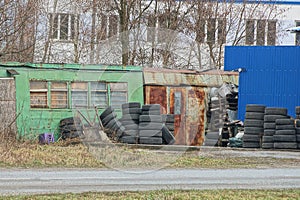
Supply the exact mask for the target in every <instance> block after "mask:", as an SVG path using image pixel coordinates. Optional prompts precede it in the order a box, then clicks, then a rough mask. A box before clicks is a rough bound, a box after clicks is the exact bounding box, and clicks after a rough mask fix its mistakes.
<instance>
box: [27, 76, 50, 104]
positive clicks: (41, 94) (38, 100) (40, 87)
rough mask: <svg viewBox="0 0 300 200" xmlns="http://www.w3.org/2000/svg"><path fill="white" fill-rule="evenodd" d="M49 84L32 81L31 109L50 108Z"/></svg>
mask: <svg viewBox="0 0 300 200" xmlns="http://www.w3.org/2000/svg"><path fill="white" fill-rule="evenodd" d="M47 96H48V84H47V82H46V81H30V107H31V108H47V107H48V101H47Z"/></svg>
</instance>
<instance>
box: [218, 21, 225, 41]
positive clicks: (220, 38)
mask: <svg viewBox="0 0 300 200" xmlns="http://www.w3.org/2000/svg"><path fill="white" fill-rule="evenodd" d="M225 42H226V20H225V19H220V20H218V44H224V43H225Z"/></svg>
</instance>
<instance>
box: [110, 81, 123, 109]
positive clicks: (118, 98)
mask: <svg viewBox="0 0 300 200" xmlns="http://www.w3.org/2000/svg"><path fill="white" fill-rule="evenodd" d="M109 85H110V105H111V107H113V108H117V109H121V106H122V104H124V103H126V102H127V93H128V92H127V90H128V86H127V83H110V84H109Z"/></svg>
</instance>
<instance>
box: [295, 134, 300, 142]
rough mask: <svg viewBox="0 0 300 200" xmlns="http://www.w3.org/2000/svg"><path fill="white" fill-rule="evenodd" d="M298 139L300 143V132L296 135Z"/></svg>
mask: <svg viewBox="0 0 300 200" xmlns="http://www.w3.org/2000/svg"><path fill="white" fill-rule="evenodd" d="M296 141H297V142H298V143H300V134H297V135H296Z"/></svg>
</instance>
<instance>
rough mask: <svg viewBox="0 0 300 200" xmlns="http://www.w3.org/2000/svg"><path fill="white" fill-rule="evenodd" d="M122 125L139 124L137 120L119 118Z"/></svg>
mask: <svg viewBox="0 0 300 200" xmlns="http://www.w3.org/2000/svg"><path fill="white" fill-rule="evenodd" d="M120 122H121V123H122V125H123V126H127V125H131V124H139V121H135V120H126V121H125V120H120Z"/></svg>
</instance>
